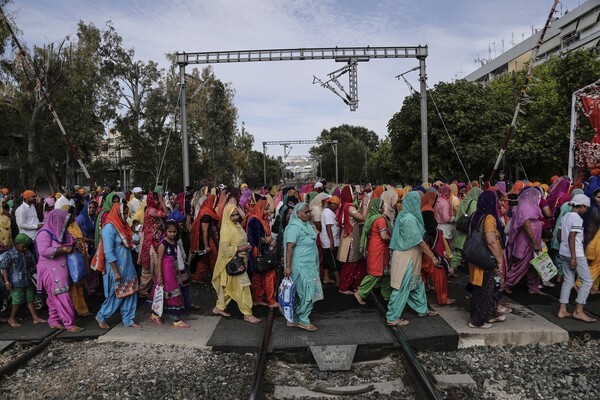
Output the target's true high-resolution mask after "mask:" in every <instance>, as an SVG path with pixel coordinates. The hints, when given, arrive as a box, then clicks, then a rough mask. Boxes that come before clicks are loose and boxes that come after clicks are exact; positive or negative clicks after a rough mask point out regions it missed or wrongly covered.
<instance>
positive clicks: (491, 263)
mask: <svg viewBox="0 0 600 400" xmlns="http://www.w3.org/2000/svg"><path fill="white" fill-rule="evenodd" d="M481 225H482V223H480V224H479V229H477V230H474V231H472V232H471V233H470V234H469V238H468V239H467V241H466V243H465V245H464V247H463V258H464V259H465V260H466V261H467V262H470V263H471V264H475V265H477V266H478V267H480V268H482V269H484V270H486V271H491V270H493V269H495V268H496V266H497V265H498V263H497V262H496V259H495V258H494V256H493V255H492V252H491V251H490V249H489V247H488V245H487V241H486V240H485V235H484V234H483V230H482V229H481Z"/></svg>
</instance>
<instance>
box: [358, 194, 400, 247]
mask: <svg viewBox="0 0 600 400" xmlns="http://www.w3.org/2000/svg"><path fill="white" fill-rule="evenodd" d="M383 206H384V203H383V201H381V199H380V198H379V199H373V200H371V202H370V203H369V214H368V215H367V219H366V220H365V225H364V227H363V230H362V233H361V235H360V252H361V253H362V255H364V256H366V254H367V249H368V247H369V238H370V237H371V229H372V228H373V224H374V223H375V221H376V220H377V219H378V218H380V217H383V213H382V210H383ZM385 222H386V223H387V227H388V231H390V232H391V230H392V227H391V225H390V221H389V220H388V219H387V218H386V219H385Z"/></svg>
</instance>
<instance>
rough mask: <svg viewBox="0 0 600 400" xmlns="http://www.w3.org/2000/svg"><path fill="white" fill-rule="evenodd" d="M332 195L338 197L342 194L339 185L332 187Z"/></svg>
mask: <svg viewBox="0 0 600 400" xmlns="http://www.w3.org/2000/svg"><path fill="white" fill-rule="evenodd" d="M331 195H332V196H337V197H340V196H341V195H342V190H341V189H340V188H339V187H336V188H335V189H333V191H332V192H331Z"/></svg>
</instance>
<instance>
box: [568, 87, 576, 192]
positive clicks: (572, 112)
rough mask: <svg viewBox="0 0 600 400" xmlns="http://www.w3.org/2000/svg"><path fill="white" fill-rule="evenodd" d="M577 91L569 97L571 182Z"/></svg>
mask: <svg viewBox="0 0 600 400" xmlns="http://www.w3.org/2000/svg"><path fill="white" fill-rule="evenodd" d="M576 93H577V92H575V93H573V96H572V97H571V135H570V136H569V169H568V171H567V172H568V174H569V179H570V180H571V182H573V169H574V168H575V148H574V147H575V128H576V127H577V110H576V108H575V103H576V102H577V94H576Z"/></svg>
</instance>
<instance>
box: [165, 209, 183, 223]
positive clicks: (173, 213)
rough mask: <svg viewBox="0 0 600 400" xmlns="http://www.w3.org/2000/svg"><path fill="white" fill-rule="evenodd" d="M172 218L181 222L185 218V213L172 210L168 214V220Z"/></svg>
mask: <svg viewBox="0 0 600 400" xmlns="http://www.w3.org/2000/svg"><path fill="white" fill-rule="evenodd" d="M170 220H173V221H175V222H181V221H183V220H185V215H183V214H182V213H181V212H180V211H179V210H175V211H171V213H170V214H169V215H167V221H170Z"/></svg>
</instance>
